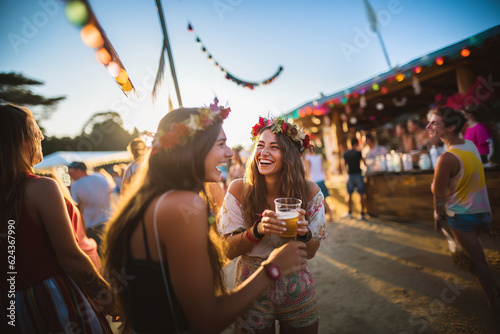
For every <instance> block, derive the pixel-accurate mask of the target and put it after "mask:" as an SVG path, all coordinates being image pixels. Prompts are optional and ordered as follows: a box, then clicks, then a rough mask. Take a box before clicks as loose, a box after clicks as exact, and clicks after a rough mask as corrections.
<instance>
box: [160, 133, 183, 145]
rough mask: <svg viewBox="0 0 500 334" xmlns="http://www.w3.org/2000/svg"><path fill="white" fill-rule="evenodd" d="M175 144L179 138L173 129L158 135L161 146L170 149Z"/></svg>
mask: <svg viewBox="0 0 500 334" xmlns="http://www.w3.org/2000/svg"><path fill="white" fill-rule="evenodd" d="M177 144H179V138H178V137H177V136H176V135H175V132H173V131H172V132H169V133H167V134H165V135H163V136H161V137H160V145H161V147H163V148H166V149H171V148H173V147H174V146H175V145H177Z"/></svg>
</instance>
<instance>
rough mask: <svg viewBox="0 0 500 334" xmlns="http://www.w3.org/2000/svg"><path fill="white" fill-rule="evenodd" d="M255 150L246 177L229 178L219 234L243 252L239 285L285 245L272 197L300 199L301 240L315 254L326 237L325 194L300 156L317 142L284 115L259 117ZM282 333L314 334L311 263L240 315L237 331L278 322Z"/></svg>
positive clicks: (270, 329) (234, 251) (230, 251)
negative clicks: (306, 174)
mask: <svg viewBox="0 0 500 334" xmlns="http://www.w3.org/2000/svg"><path fill="white" fill-rule="evenodd" d="M252 137H253V140H254V149H253V152H252V155H251V156H250V158H249V162H248V163H247V168H246V173H245V177H244V178H243V179H237V180H235V181H233V182H232V183H231V185H230V186H229V189H228V192H227V194H226V197H225V199H224V205H223V207H222V210H221V218H220V221H219V224H218V229H219V233H221V234H222V235H224V236H225V238H226V241H227V242H228V244H229V245H228V247H227V256H228V258H230V259H233V258H236V257H238V256H239V259H238V262H237V264H236V271H235V278H234V282H235V286H239V285H240V284H242V282H243V281H244V280H245V279H246V278H247V277H248V276H249V275H252V273H253V272H254V271H255V270H256V269H257V268H259V267H260V266H261V265H262V263H265V262H266V261H267V258H268V256H269V254H272V253H271V252H272V251H273V250H274V249H275V248H277V247H280V246H282V245H283V244H285V243H286V242H287V241H285V240H283V239H281V238H280V234H281V233H282V232H283V231H284V230H285V227H284V224H285V223H284V222H283V221H281V220H279V219H277V215H276V213H275V211H274V200H275V199H276V198H280V197H292V198H297V199H300V200H301V201H302V209H299V211H300V215H301V217H300V220H299V221H298V232H297V235H298V236H297V240H300V241H303V242H305V243H306V252H307V257H308V258H312V257H314V255H315V254H316V251H317V250H318V248H319V245H320V240H322V239H324V238H325V237H326V222H325V209H324V196H323V194H322V193H321V191H320V189H319V187H318V185H317V184H316V183H314V182H312V181H307V180H306V178H305V169H304V163H303V161H302V156H303V154H304V152H305V151H306V150H311V149H312V148H313V147H312V145H310V144H309V137H308V136H307V135H306V134H305V133H304V131H303V130H302V129H300V128H298V127H297V126H295V125H292V124H290V123H288V122H286V121H285V120H284V119H282V118H269V119H267V118H262V117H260V118H259V123H257V124H256V125H255V126H254V127H253V129H252ZM276 319H277V320H279V321H280V331H281V332H282V333H287V332H294V333H299V332H300V333H316V332H317V331H318V321H319V316H318V309H317V306H316V297H315V291H314V287H313V285H312V274H311V272H310V270H309V268H306V269H305V270H302V271H300V272H299V273H297V274H295V275H291V276H289V277H284V278H281V279H280V280H277V281H276V282H275V284H274V285H273V286H272V287H271V288H269V289H268V290H266V292H265V293H264V294H262V295H261V297H260V298H259V299H257V301H256V302H254V303H253V305H252V307H251V308H250V309H249V310H247V311H246V312H245V313H244V314H243V315H242V316H241V317H239V318H238V320H237V322H236V325H237V329H238V331H241V332H248V331H252V332H253V331H255V330H257V331H258V332H259V333H274V321H275V320H276Z"/></svg>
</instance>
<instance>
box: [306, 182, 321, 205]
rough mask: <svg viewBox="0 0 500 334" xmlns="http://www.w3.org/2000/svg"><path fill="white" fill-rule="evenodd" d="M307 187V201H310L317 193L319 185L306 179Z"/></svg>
mask: <svg viewBox="0 0 500 334" xmlns="http://www.w3.org/2000/svg"><path fill="white" fill-rule="evenodd" d="M307 189H308V190H309V201H311V200H312V199H313V198H314V196H316V195H317V194H318V191H319V186H318V185H317V184H316V182H313V181H307Z"/></svg>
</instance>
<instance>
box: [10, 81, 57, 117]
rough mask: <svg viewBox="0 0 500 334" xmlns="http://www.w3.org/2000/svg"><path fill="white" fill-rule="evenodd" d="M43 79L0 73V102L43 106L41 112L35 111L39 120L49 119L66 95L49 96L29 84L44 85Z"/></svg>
mask: <svg viewBox="0 0 500 334" xmlns="http://www.w3.org/2000/svg"><path fill="white" fill-rule="evenodd" d="M43 84H44V83H43V82H42V81H38V80H35V79H30V78H27V77H25V76H24V75H23V74H21V73H15V72H9V73H0V102H2V103H6V102H7V103H13V104H17V105H20V106H23V107H24V106H41V107H42V111H41V113H37V112H36V111H33V113H34V114H35V117H36V118H37V119H39V120H42V119H47V118H49V117H50V114H51V113H52V112H54V111H55V108H56V106H57V103H58V102H59V101H61V100H64V99H65V98H66V97H65V96H60V97H53V98H47V97H45V96H42V95H38V94H35V93H33V91H32V90H31V88H30V87H29V86H36V85H43Z"/></svg>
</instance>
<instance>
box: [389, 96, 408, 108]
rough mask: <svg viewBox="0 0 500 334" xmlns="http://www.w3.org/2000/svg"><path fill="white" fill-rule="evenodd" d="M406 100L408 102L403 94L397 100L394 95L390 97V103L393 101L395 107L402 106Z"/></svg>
mask: <svg viewBox="0 0 500 334" xmlns="http://www.w3.org/2000/svg"><path fill="white" fill-rule="evenodd" d="M406 102H408V98H407V97H406V96H403V97H402V98H400V99H399V100H398V99H397V98H395V97H393V98H392V103H394V106H395V107H404V106H405V105H406Z"/></svg>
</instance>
